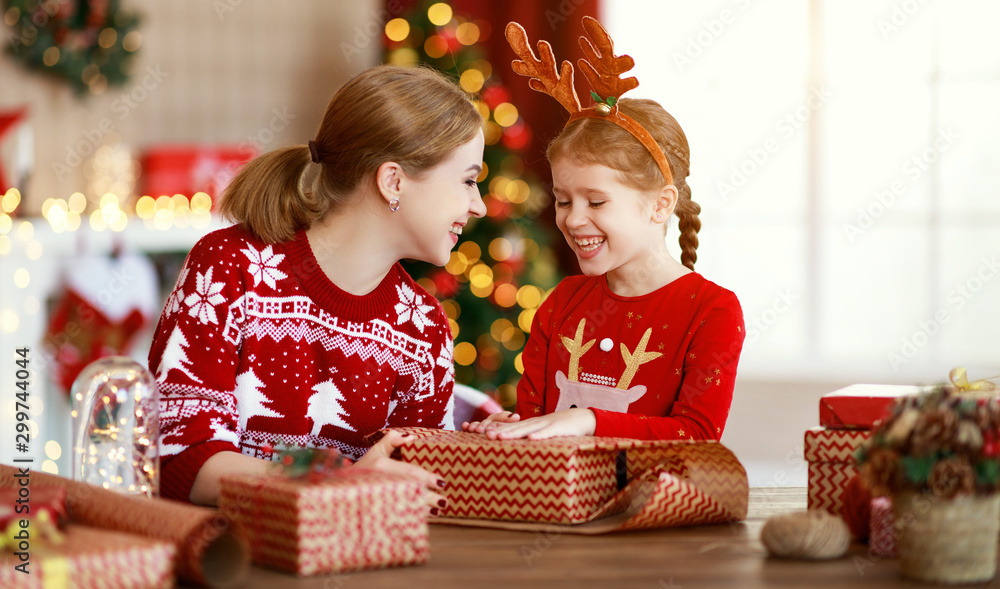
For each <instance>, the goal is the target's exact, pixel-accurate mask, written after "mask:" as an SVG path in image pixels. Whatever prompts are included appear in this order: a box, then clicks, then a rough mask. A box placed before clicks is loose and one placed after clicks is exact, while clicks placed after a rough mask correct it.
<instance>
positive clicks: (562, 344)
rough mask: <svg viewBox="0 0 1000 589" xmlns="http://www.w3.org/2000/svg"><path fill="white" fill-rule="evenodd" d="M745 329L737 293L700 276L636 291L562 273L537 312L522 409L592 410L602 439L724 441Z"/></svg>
mask: <svg viewBox="0 0 1000 589" xmlns="http://www.w3.org/2000/svg"><path fill="white" fill-rule="evenodd" d="M744 335H745V332H744V326H743V312H742V310H741V309H740V304H739V301H738V300H737V299H736V295H735V294H733V293H732V292H730V291H728V290H726V289H724V288H722V287H720V286H718V285H716V284H714V283H712V282H709V281H708V280H706V279H705V278H703V277H702V276H701V275H700V274H697V273H694V272H691V273H689V274H685V275H684V276H681V277H680V278H678V279H677V280H674V281H673V282H671V283H670V284H667V285H666V286H663V287H662V288H660V289H658V290H655V291H653V292H651V293H649V294H647V295H643V296H638V297H622V296H619V295H616V294H614V293H613V292H611V289H610V288H608V283H607V280H606V278H605V277H604V276H572V277H570V278H566V279H565V280H563V281H562V282H560V283H559V286H557V287H556V288H555V290H554V291H553V292H552V293H551V294H550V295H549V296H548V297H547V298H546V299H545V301H544V302H543V303H542V306H541V307H540V308H539V309H538V311H537V313H536V314H535V319H534V321H533V323H532V326H531V335H530V337H529V339H528V344H527V346H525V351H524V354H523V356H522V360H523V363H524V375H523V376H522V378H521V381H520V382H519V383H518V386H517V412H518V413H519V414H520V415H521V418H522V419H525V418H529V417H536V416H538V415H543V414H546V413H552V412H553V411H560V410H563V409H570V408H572V407H581V408H586V407H589V408H590V409H592V410H593V411H594V414H595V415H596V416H597V429H596V431H595V432H594V435H597V436H614V437H625V438H636V439H643V440H655V439H660V440H669V439H694V440H718V439H719V438H720V437H721V436H722V432H723V430H724V429H725V427H726V418H727V417H728V416H729V407H730V405H731V404H732V400H733V385H734V383H735V380H736V365H737V362H738V360H739V356H740V351H741V350H742V349H743V338H744Z"/></svg>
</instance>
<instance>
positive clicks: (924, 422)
mask: <svg viewBox="0 0 1000 589" xmlns="http://www.w3.org/2000/svg"><path fill="white" fill-rule="evenodd" d="M957 429H958V420H957V419H956V417H955V413H954V412H953V411H951V410H950V409H949V408H947V407H937V408H934V409H930V410H927V411H925V412H923V413H921V414H920V417H919V419H917V423H916V425H915V426H914V427H913V435H912V436H911V437H910V449H911V451H912V453H913V455H914V456H930V455H931V454H933V453H934V452H937V451H938V450H940V449H941V448H942V447H944V446H945V445H949V446H950V445H951V442H952V440H954V438H955V434H956V431H957Z"/></svg>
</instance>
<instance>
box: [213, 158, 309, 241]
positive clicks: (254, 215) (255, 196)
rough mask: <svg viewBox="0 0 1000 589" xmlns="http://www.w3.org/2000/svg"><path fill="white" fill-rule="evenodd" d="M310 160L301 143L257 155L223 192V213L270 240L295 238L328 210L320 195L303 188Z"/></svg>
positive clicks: (264, 238) (257, 234) (265, 239)
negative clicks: (319, 197)
mask: <svg viewBox="0 0 1000 589" xmlns="http://www.w3.org/2000/svg"><path fill="white" fill-rule="evenodd" d="M309 163H310V157H309V148H308V147H307V146H301V145H300V146H294V147H282V148H279V149H275V150H274V151H270V152H267V153H265V154H263V155H259V156H257V157H256V158H254V159H253V160H251V161H250V162H249V163H248V164H246V165H245V166H244V167H243V169H242V170H240V173H239V174H237V175H236V177H235V178H234V179H233V181H232V182H230V183H229V186H228V187H227V188H226V191H225V193H224V194H223V195H222V206H221V212H222V214H223V216H225V217H226V218H228V219H230V220H232V221H234V222H236V223H243V224H245V225H246V226H247V228H248V229H249V230H250V231H251V232H252V233H254V234H255V235H256V236H258V237H260V238H261V239H262V240H264V241H266V242H268V243H281V242H283V241H288V240H290V239H292V237H293V236H294V235H295V232H296V231H297V230H298V229H300V228H302V227H306V226H308V225H309V224H310V223H312V222H313V220H315V219H317V218H319V217H320V216H321V215H322V214H323V212H324V211H325V207H324V206H323V203H321V202H320V201H319V199H317V198H315V197H314V195H313V194H312V193H311V192H305V191H303V190H302V173H303V172H305V169H306V166H308V165H309Z"/></svg>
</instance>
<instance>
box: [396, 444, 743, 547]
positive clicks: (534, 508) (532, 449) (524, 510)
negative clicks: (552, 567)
mask: <svg viewBox="0 0 1000 589" xmlns="http://www.w3.org/2000/svg"><path fill="white" fill-rule="evenodd" d="M399 429H400V431H404V432H407V433H409V434H411V435H412V436H414V437H415V438H416V439H414V440H413V441H411V442H409V443H407V444H404V445H403V446H401V447H400V448H399V450H398V452H399V456H400V458H401V459H402V460H403V461H405V462H409V463H411V464H416V465H417V466H420V467H423V468H425V469H427V470H429V471H431V472H434V473H436V474H437V475H438V476H440V477H442V478H443V479H444V480H445V483H446V485H445V488H444V490H443V491H442V492H443V493H444V494H445V495H446V496H447V498H448V506H447V507H446V508H445V510H444V512H443V514H442V516H443V517H442V518H441V519H440V520H436V521H439V522H440V523H457V524H463V525H477V526H487V527H503V528H510V529H537V528H538V526H539V524H543V527H544V526H551V524H552V523H559V524H575V525H570V526H568V527H567V528H566V530H565V531H568V532H573V533H602V532H608V531H617V530H625V529H638V528H652V527H669V526H682V525H697V524H710V523H722V522H728V521H736V520H741V519H744V518H745V517H746V509H747V494H748V487H747V478H746V471H745V470H744V469H743V466H742V465H741V464H740V463H739V461H738V460H736V457H735V456H733V454H732V452H730V451H729V450H728V449H726V447H725V446H722V445H721V444H719V443H716V442H697V443H695V442H686V441H676V442H663V441H660V442H645V441H638V440H627V439H622V438H596V437H574V438H553V439H549V440H537V441H536V440H490V439H488V438H486V437H485V436H483V435H481V434H473V433H466V432H454V431H442V430H434V429H427V428H399ZM497 522H502V523H497ZM515 522H516V523H515Z"/></svg>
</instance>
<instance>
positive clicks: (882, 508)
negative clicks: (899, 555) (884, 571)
mask: <svg viewBox="0 0 1000 589" xmlns="http://www.w3.org/2000/svg"><path fill="white" fill-rule="evenodd" d="M894 522H895V518H894V517H893V513H892V499H890V498H889V497H872V502H871V520H870V521H869V528H868V529H869V535H868V547H869V549H870V550H871V552H872V554H874V555H875V556H881V557H883V558H896V542H897V536H898V534H899V532H898V530H897V529H896V527H895V525H894Z"/></svg>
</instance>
